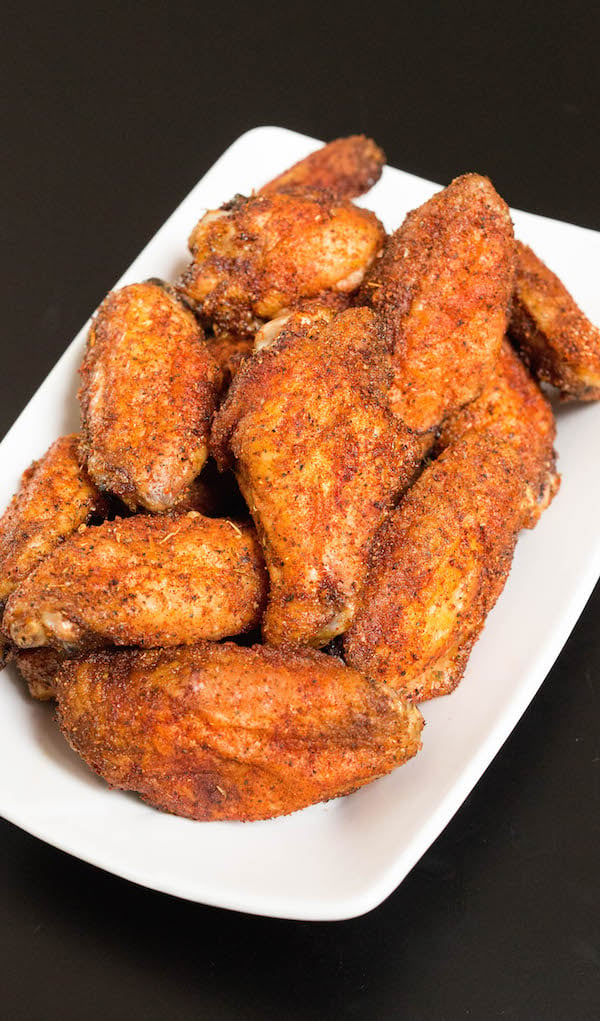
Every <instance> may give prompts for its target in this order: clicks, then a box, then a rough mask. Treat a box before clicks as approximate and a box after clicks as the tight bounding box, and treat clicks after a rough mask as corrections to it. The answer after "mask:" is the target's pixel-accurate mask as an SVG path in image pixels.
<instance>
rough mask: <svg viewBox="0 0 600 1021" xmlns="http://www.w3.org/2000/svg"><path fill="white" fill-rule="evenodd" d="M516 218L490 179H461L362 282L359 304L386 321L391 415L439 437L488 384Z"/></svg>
mask: <svg viewBox="0 0 600 1021" xmlns="http://www.w3.org/2000/svg"><path fill="white" fill-rule="evenodd" d="M513 270H514V245H513V231H512V223H511V219H510V212H509V210H508V206H507V205H506V203H505V202H504V201H503V200H502V199H501V198H500V196H499V195H498V194H497V192H496V191H495V190H494V188H493V187H492V185H491V183H490V182H489V181H488V180H487V178H485V177H480V176H479V175H478V174H465V175H464V176H463V177H458V178H456V180H455V181H453V182H452V184H450V185H449V186H448V187H447V188H444V189H443V191H440V192H438V193H437V194H436V195H434V196H433V198H431V199H429V201H428V202H425V203H424V205H422V206H420V207H419V208H418V209H415V210H413V212H411V213H409V214H408V216H407V217H406V219H405V221H404V223H403V224H402V226H401V227H400V228H399V229H398V230H397V231H396V232H395V233H394V234H392V236H391V237H390V238H388V241H387V243H386V246H385V248H384V251H383V254H382V256H381V258H380V259H378V260H377V261H376V262H375V263H374V264H373V266H372V268H371V270H370V271H369V273H368V274H367V276H366V277H365V280H364V282H363V285H362V288H361V291H360V294H359V301H361V302H363V303H365V304H368V305H370V306H371V307H372V308H373V309H375V311H376V312H378V313H380V314H381V315H382V316H383V317H384V320H385V323H386V326H387V330H388V338H389V344H390V350H391V353H392V361H393V365H394V382H393V385H392V388H391V391H390V403H391V406H392V409H393V410H394V411H395V412H396V414H398V415H399V416H400V417H401V418H402V420H403V421H404V422H405V423H406V424H407V425H408V426H409V427H410V428H411V429H415V430H416V431H418V432H427V431H428V430H431V429H435V428H436V427H437V426H438V425H439V424H440V423H441V422H442V421H443V420H444V419H445V418H446V416H447V415H449V414H452V413H453V412H455V411H458V410H459V408H461V407H462V405H463V404H465V403H467V402H468V401H471V400H473V398H474V397H476V396H477V395H478V394H479V393H481V390H482V389H483V387H484V385H485V383H486V381H487V379H488V378H489V376H490V374H491V372H492V369H493V367H494V363H495V361H496V358H497V357H498V352H499V350H500V344H501V342H502V338H503V336H504V333H505V330H506V323H507V315H508V309H509V304H510V297H511V292H512V283H513Z"/></svg>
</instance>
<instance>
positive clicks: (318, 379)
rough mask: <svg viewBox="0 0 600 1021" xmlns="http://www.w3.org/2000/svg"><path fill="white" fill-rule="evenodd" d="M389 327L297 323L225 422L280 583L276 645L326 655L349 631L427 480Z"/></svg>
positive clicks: (368, 321) (222, 446)
mask: <svg viewBox="0 0 600 1021" xmlns="http://www.w3.org/2000/svg"><path fill="white" fill-rule="evenodd" d="M388 387H389V372H388V367H387V361H386V359H385V356H384V349H383V345H382V339H381V334H380V329H379V324H378V320H377V317H376V316H375V315H374V314H373V313H372V312H371V311H370V310H369V309H364V308H363V309H350V310H348V311H346V312H343V313H341V314H340V315H338V316H336V317H335V318H334V319H333V320H331V321H330V322H327V321H326V319H321V318H319V315H318V314H316V313H315V314H314V315H313V316H312V317H311V316H310V315H308V314H297V315H293V316H291V318H290V319H289V320H288V322H287V324H286V326H285V327H284V328H283V330H282V332H281V333H280V334H279V336H278V338H277V340H276V341H275V343H274V344H273V345H272V346H271V347H269V348H267V349H265V350H262V351H260V352H259V353H258V354H256V355H255V356H254V357H253V358H252V359H251V361H249V362H248V363H247V364H246V366H245V367H244V369H243V370H242V372H240V373H239V374H238V376H237V377H236V379H235V380H234V383H233V385H232V387H231V390H230V391H229V395H228V397H227V400H226V401H225V403H224V404H223V405H222V407H221V409H220V410H219V412H218V413H217V416H216V418H215V422H214V426H213V432H212V446H213V452H214V454H215V456H216V459H217V463H219V464H220V466H221V467H227V466H228V465H229V464H230V463H231V461H232V457H233V459H234V466H235V471H236V473H237V476H238V481H239V483H240V488H241V490H242V493H243V494H244V496H245V498H246V502H247V503H248V506H249V508H250V512H251V514H252V516H253V518H254V521H255V523H256V526H257V529H258V532H259V535H260V537H261V540H262V542H263V546H264V551H265V558H266V562H267V568H268V571H269V577H270V582H271V586H270V595H269V603H268V608H267V612H266V615H265V620H264V634H265V637H266V639H267V641H268V642H270V643H272V644H277V645H279V644H282V643H284V642H286V641H287V642H295V643H298V644H307V645H324V644H325V643H326V642H328V641H329V640H330V638H332V637H334V636H335V635H337V634H340V633H342V632H343V631H344V630H346V628H347V627H348V625H349V623H350V621H351V620H352V618H353V615H354V612H355V607H356V600H357V597H358V593H359V591H360V588H361V586H362V583H363V579H364V575H365V572H366V567H367V559H368V551H369V547H370V544H371V541H372V539H373V536H374V535H375V532H376V531H377V529H378V527H379V525H380V524H381V522H382V521H383V519H384V517H385V515H386V513H387V511H388V509H389V508H390V506H391V504H392V501H393V500H394V498H395V497H396V496H397V495H398V494H399V493H401V492H402V490H403V489H404V488H405V487H406V485H407V484H408V482H409V481H410V479H411V477H412V474H413V472H414V470H415V467H416V463H417V459H418V455H417V453H416V450H415V446H416V445H415V441H414V439H413V437H412V435H411V434H410V433H409V431H408V430H407V429H405V428H404V427H403V426H402V424H401V423H400V422H399V421H398V420H397V419H395V417H394V416H393V415H392V414H391V412H390V411H389V408H388V407H387V404H386V398H385V394H386V391H387V389H388Z"/></svg>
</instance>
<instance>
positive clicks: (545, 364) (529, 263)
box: [509, 241, 600, 401]
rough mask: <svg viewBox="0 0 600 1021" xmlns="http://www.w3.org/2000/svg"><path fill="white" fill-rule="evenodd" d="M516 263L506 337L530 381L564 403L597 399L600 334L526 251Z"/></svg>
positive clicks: (518, 247)
mask: <svg viewBox="0 0 600 1021" xmlns="http://www.w3.org/2000/svg"><path fill="white" fill-rule="evenodd" d="M515 247H516V252H517V262H516V275H515V287H514V294H513V304H512V314H511V319H510V326H509V332H510V336H511V340H512V341H513V342H514V343H515V345H516V346H517V348H518V349H519V352H520V354H521V357H522V358H523V359H524V361H525V362H526V364H527V365H528V366H529V368H530V369H531V371H532V372H533V373H534V375H535V376H536V377H537V378H538V379H540V380H543V381H544V382H545V383H551V384H552V385H553V386H555V387H557V388H558V389H559V390H560V394H561V397H562V398H563V400H577V401H597V400H598V399H599V398H600V330H599V329H598V327H597V326H594V325H593V324H592V323H591V322H590V321H589V319H588V318H587V317H586V316H585V315H584V314H583V312H582V311H581V309H580V308H579V307H578V305H576V304H575V301H574V300H573V298H572V297H571V295H570V294H569V292H568V291H567V289H566V287H565V286H564V284H563V283H562V282H561V281H560V280H559V278H558V277H557V276H555V274H554V273H552V271H551V270H549V269H548V267H547V266H546V265H544V263H543V262H542V260H541V259H538V257H537V255H536V254H535V252H533V251H532V250H531V248H528V247H527V245H524V244H521V242H520V241H517V242H516V246H515Z"/></svg>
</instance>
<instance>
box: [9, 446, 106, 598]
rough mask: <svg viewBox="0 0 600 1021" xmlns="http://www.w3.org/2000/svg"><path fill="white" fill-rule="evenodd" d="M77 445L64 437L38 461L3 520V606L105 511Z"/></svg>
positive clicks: (103, 501) (29, 472)
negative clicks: (77, 532) (35, 571)
mask: <svg viewBox="0 0 600 1021" xmlns="http://www.w3.org/2000/svg"><path fill="white" fill-rule="evenodd" d="M78 442H79V440H78V437H77V436H76V435H75V434H73V435H71V436H62V437H61V438H60V439H59V440H56V441H55V442H54V443H53V444H52V446H51V447H50V449H49V450H48V451H47V452H46V453H45V454H44V456H43V457H41V458H40V459H39V461H34V462H33V464H32V465H30V467H29V468H27V470H26V471H25V472H24V473H23V475H22V477H21V484H20V487H19V490H18V492H17V493H16V494H15V496H13V498H12V500H11V502H10V504H9V505H8V508H7V509H6V511H5V512H4V515H3V516H2V519H0V605H1V604H2V603H3V602H4V600H5V599H6V598H7V596H9V595H10V593H11V592H13V591H14V590H15V588H16V587H17V585H18V584H19V583H20V582H21V581H22V579H23V578H25V577H26V575H27V574H28V573H29V572H30V571H31V570H32V569H33V568H34V567H35V566H36V565H37V564H38V563H39V562H40V560H43V559H44V557H46V556H48V554H49V553H50V552H51V551H52V550H53V549H54V547H55V546H57V545H58V543H59V542H61V541H62V540H63V539H64V538H65V537H66V536H68V535H70V534H71V533H72V532H74V531H75V530H76V529H77V528H79V526H80V525H82V524H85V523H86V522H87V521H89V520H90V518H91V517H92V515H94V514H103V513H104V512H105V510H106V500H105V498H104V497H103V496H102V495H101V494H100V493H99V492H98V490H97V489H96V486H95V485H94V484H93V482H92V481H91V480H90V478H89V477H88V475H87V472H85V471H84V469H82V468H81V467H80V465H79V461H78V459H77V445H78Z"/></svg>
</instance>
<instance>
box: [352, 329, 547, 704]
mask: <svg viewBox="0 0 600 1021" xmlns="http://www.w3.org/2000/svg"><path fill="white" fill-rule="evenodd" d="M553 440H554V422H553V418H552V413H551V410H550V407H549V405H548V404H547V402H546V401H545V400H544V398H543V396H542V395H541V393H540V392H539V390H538V388H537V387H536V385H535V384H534V383H533V381H532V380H531V379H529V378H528V376H527V373H526V371H525V369H524V368H523V366H521V365H520V364H519V362H518V359H517V357H516V356H515V355H514V353H513V352H512V351H511V350H510V348H509V347H508V345H505V346H504V347H503V350H502V354H501V357H500V361H499V364H498V367H497V370H496V373H495V375H494V377H493V379H492V381H491V382H490V384H489V385H488V387H487V388H486V390H485V391H484V394H482V396H481V397H480V398H479V399H478V400H477V401H475V402H474V404H473V405H471V406H470V407H469V408H468V409H463V411H461V412H460V413H459V414H458V415H457V416H456V418H455V420H454V421H453V422H451V423H450V424H449V425H448V427H447V428H446V430H445V431H444V432H443V433H442V438H441V443H442V445H443V446H444V445H445V449H444V451H443V453H442V454H441V456H440V457H439V459H438V460H437V461H434V462H433V463H432V464H431V465H430V466H429V467H428V468H426V469H425V471H424V472H423V474H422V475H421V477H420V479H419V480H418V482H417V483H416V484H415V485H414V486H413V488H412V489H411V490H410V491H409V492H408V493H407V495H406V496H405V497H404V499H403V501H402V503H401V504H400V506H399V507H398V508H397V509H396V510H395V511H393V513H392V514H391V515H390V517H389V519H388V521H387V522H386V524H384V526H383V528H382V529H381V532H380V534H379V535H378V537H377V540H376V543H375V546H374V551H373V557H372V561H371V567H370V572H369V577H368V581H367V584H366V586H365V589H364V591H363V594H362V605H361V608H360V610H359V612H358V614H357V616H356V620H355V622H354V625H353V626H352V628H351V629H350V631H349V632H348V634H347V635H346V639H345V653H346V658H347V661H348V662H349V663H350V664H351V665H352V666H354V667H355V668H356V669H358V670H361V671H362V672H363V673H365V674H366V675H367V676H369V677H372V678H374V679H377V680H385V681H387V683H388V684H391V685H392V686H393V687H395V688H396V689H397V690H399V691H401V692H403V693H404V694H406V695H409V696H410V697H412V698H415V699H417V700H420V701H423V700H425V699H428V698H432V697H434V696H436V695H443V694H447V693H448V692H449V691H452V689H453V688H454V687H455V686H456V684H457V683H458V681H459V680H460V678H461V677H462V675H463V672H464V669H465V667H466V663H467V660H468V656H469V653H470V651H471V648H472V646H473V644H474V642H475V641H476V640H477V638H478V636H479V634H480V632H481V629H482V627H483V625H484V623H485V618H486V616H487V614H488V612H489V611H490V609H491V608H492V606H493V605H494V603H495V602H496V600H497V598H498V596H499V595H500V593H501V591H502V589H503V587H504V584H505V582H506V578H507V577H508V573H509V570H510V565H511V561H512V555H513V551H514V548H515V544H516V541H517V536H518V533H519V531H520V529H521V528H522V527H524V526H529V527H532V526H533V525H534V524H535V522H536V521H537V519H538V517H539V514H540V512H541V509H543V507H544V506H546V505H547V503H548V502H549V501H550V499H551V498H552V495H553V494H554V492H555V491H556V488H557V486H558V476H557V475H556V472H555V469H554V452H553V449H552V443H553Z"/></svg>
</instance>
